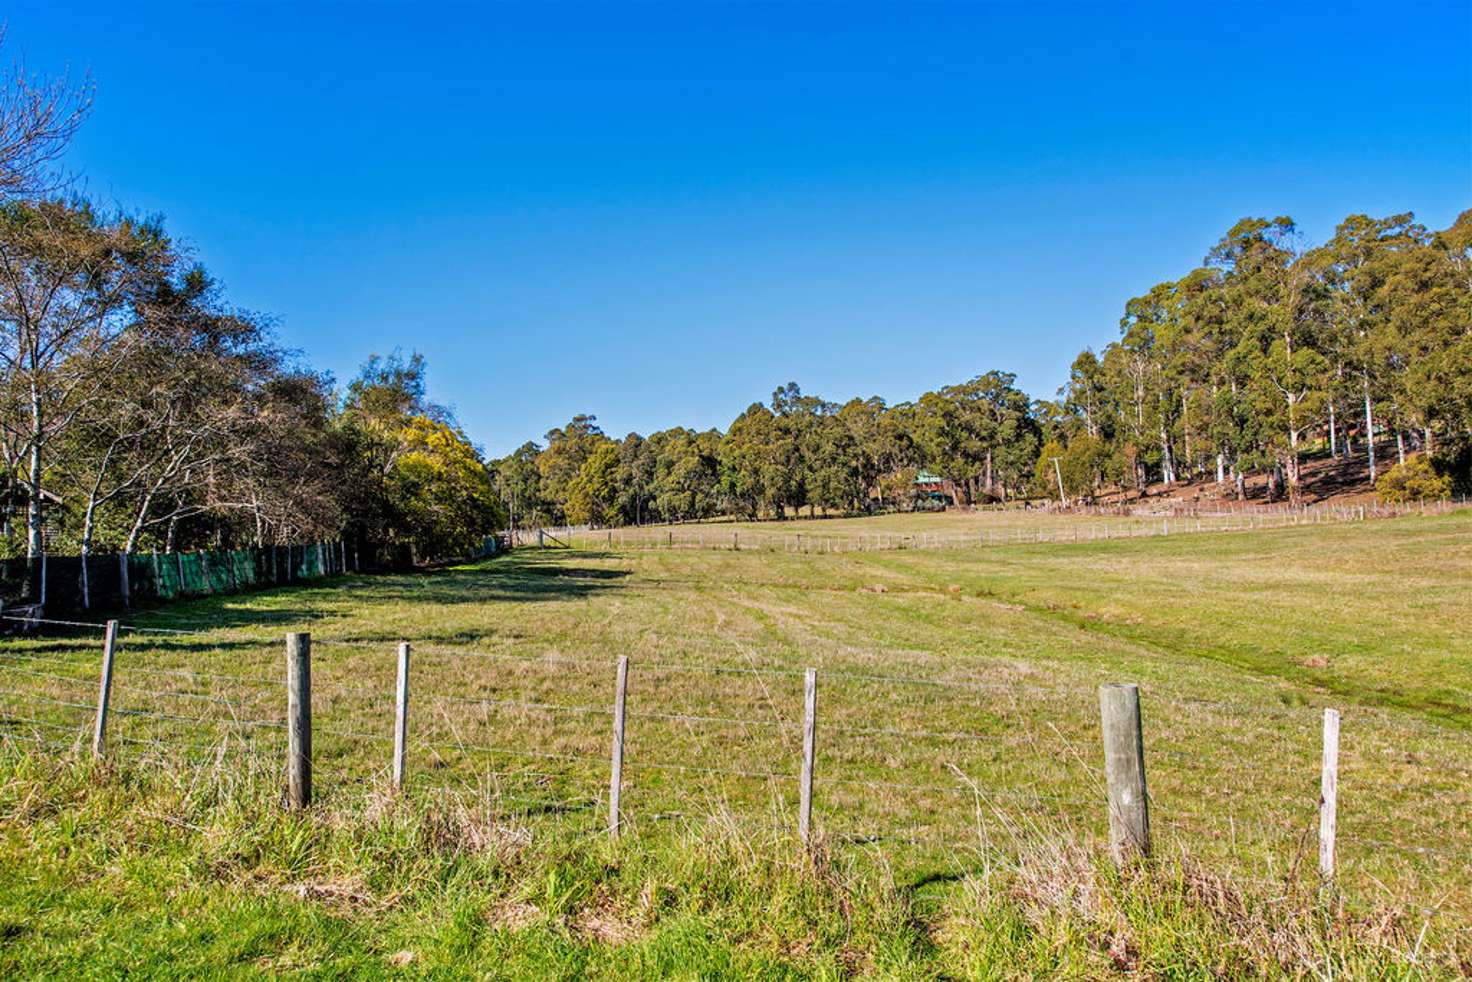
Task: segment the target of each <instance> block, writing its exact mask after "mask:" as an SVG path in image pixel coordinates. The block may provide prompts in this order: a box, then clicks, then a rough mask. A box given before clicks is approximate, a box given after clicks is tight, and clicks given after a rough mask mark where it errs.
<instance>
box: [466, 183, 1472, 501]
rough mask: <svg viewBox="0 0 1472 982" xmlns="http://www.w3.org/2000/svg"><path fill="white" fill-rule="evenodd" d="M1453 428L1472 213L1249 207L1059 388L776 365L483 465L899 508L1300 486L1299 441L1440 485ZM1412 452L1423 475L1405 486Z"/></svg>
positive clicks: (998, 377)
mask: <svg viewBox="0 0 1472 982" xmlns="http://www.w3.org/2000/svg"><path fill="white" fill-rule="evenodd" d="M1469 447H1472V212H1467V213H1464V214H1463V215H1461V216H1460V217H1459V218H1458V219H1457V220H1456V221H1455V222H1454V223H1453V224H1452V225H1451V226H1450V227H1449V228H1447V229H1444V230H1441V231H1431V230H1428V229H1427V228H1426V227H1425V226H1424V225H1421V224H1419V223H1417V222H1416V221H1415V220H1414V217H1413V216H1412V215H1410V214H1404V215H1394V216H1390V217H1386V218H1378V219H1377V218H1370V217H1368V216H1365V215H1352V216H1350V217H1348V218H1346V219H1345V220H1344V221H1343V222H1342V223H1340V225H1339V226H1338V228H1337V229H1336V231H1335V233H1334V236H1333V237H1332V238H1331V239H1330V240H1329V241H1328V242H1326V243H1324V244H1323V245H1321V246H1318V247H1316V248H1308V247H1307V246H1306V245H1305V243H1304V241H1303V237H1302V235H1301V234H1300V232H1299V230H1298V229H1297V227H1296V225H1295V224H1294V222H1293V221H1292V220H1291V219H1289V218H1283V217H1280V218H1274V219H1261V218H1251V219H1244V220H1242V221H1240V222H1238V223H1237V224H1236V225H1234V226H1233V227H1232V228H1231V229H1229V230H1228V231H1227V233H1226V234H1225V235H1224V236H1223V237H1222V238H1221V240H1220V241H1219V242H1217V243H1216V244H1215V245H1214V246H1213V247H1212V248H1211V249H1210V251H1209V252H1208V253H1207V255H1206V257H1205V259H1204V260H1203V262H1202V264H1201V265H1200V266H1199V267H1198V268H1196V269H1194V270H1191V271H1190V272H1188V273H1187V274H1186V275H1185V276H1183V277H1182V278H1180V279H1179V280H1171V281H1167V282H1164V283H1160V284H1158V285H1156V286H1154V287H1152V288H1151V289H1150V290H1148V291H1147V292H1145V293H1144V294H1143V295H1141V296H1139V297H1135V298H1133V299H1131V300H1130V301H1129V302H1128V303H1126V304H1125V308H1124V313H1123V316H1122V317H1121V319H1120V323H1119V336H1118V337H1117V338H1116V339H1115V340H1113V341H1111V342H1110V343H1109V344H1107V345H1106V346H1105V347H1104V349H1103V351H1102V352H1101V353H1095V352H1094V351H1093V350H1085V351H1083V352H1082V353H1080V354H1079V355H1078V357H1077V358H1075V359H1074V361H1073V363H1072V366H1071V369H1070V373H1069V379H1068V382H1067V383H1066V384H1065V385H1064V387H1063V388H1062V389H1061V390H1060V391H1059V393H1058V395H1057V397H1056V398H1054V399H1042V400H1033V399H1030V398H1029V397H1028V396H1027V395H1026V394H1025V393H1023V392H1022V391H1021V390H1019V389H1018V388H1017V386H1016V377H1015V376H1013V375H1011V374H1009V373H1006V372H999V371H992V372H987V373H985V374H982V375H978V376H976V377H974V378H972V379H970V380H969V381H966V382H962V383H958V384H955V385H948V386H944V387H942V388H940V389H938V390H936V391H933V392H926V393H925V394H924V395H922V396H920V398H919V399H916V400H914V401H913V402H902V403H898V404H895V405H888V404H886V403H885V402H884V400H882V399H880V398H878V397H871V398H868V399H861V398H854V399H850V400H848V401H847V402H843V403H836V402H829V401H827V400H824V399H820V398H816V397H813V396H810V395H806V394H804V393H803V392H802V391H801V389H800V388H799V387H798V386H797V385H796V384H795V383H788V384H787V385H785V386H783V387H781V388H779V389H777V390H776V391H775V392H774V393H773V395H772V399H771V401H770V403H769V404H767V403H753V404H752V405H751V406H750V407H749V408H748V409H746V411H745V412H743V413H741V414H740V415H739V416H737V417H736V419H734V420H733V421H732V422H731V424H730V425H729V426H728V427H727V428H726V429H725V431H724V432H722V431H720V430H714V429H713V430H707V431H704V432H696V431H694V430H690V429H686V428H683V427H676V428H674V429H669V430H661V431H659V432H656V433H653V434H651V435H649V436H648V437H643V436H640V435H639V434H637V433H631V434H629V435H628V436H627V437H625V438H623V439H622V440H615V439H612V438H610V437H608V436H607V435H605V434H604V433H603V432H602V431H601V430H600V429H599V428H598V426H597V421H596V417H594V416H591V415H578V416H575V417H573V419H572V420H571V421H570V422H569V423H568V424H567V425H566V426H565V427H558V428H556V429H553V430H552V431H550V432H549V433H547V434H546V438H545V443H544V444H537V443H533V442H528V443H526V444H524V445H523V446H521V447H519V448H518V449H517V450H516V451H515V452H514V453H512V454H510V455H508V456H507V457H505V458H503V459H501V460H498V461H495V462H494V463H493V469H494V471H495V473H496V483H497V489H498V492H499V493H500V495H501V498H502V501H503V503H504V504H505V505H506V507H507V508H508V510H509V512H510V513H511V514H512V516H513V520H514V521H516V522H517V523H518V524H527V525H535V524H541V523H563V522H566V523H569V524H584V523H590V524H597V525H629V524H638V523H642V522H649V521H688V520H695V519H702V518H709V517H713V516H717V515H733V516H740V517H745V518H758V517H783V516H787V515H792V514H796V513H800V512H801V510H802V509H804V508H806V509H808V510H809V511H810V512H812V511H816V510H817V509H823V510H824V511H825V512H829V511H840V512H861V511H870V510H876V509H888V508H903V507H913V506H915V505H916V504H917V503H921V502H924V501H925V500H926V499H927V497H928V491H927V489H932V488H934V487H936V486H940V487H943V488H945V489H946V490H947V497H948V498H950V499H952V500H954V501H956V502H957V503H959V504H978V503H983V502H1006V501H1008V500H1010V499H1013V498H1016V497H1019V496H1029V497H1050V498H1054V499H1058V498H1062V499H1065V500H1085V501H1089V500H1096V499H1097V498H1098V497H1099V496H1100V495H1101V494H1103V493H1104V492H1105V491H1106V490H1108V489H1126V490H1130V491H1133V492H1135V493H1137V494H1144V493H1146V492H1147V490H1148V489H1149V488H1150V487H1151V486H1152V485H1158V484H1164V485H1166V486H1171V485H1175V484H1178V483H1181V482H1192V481H1210V482H1214V483H1215V484H1217V485H1221V486H1222V487H1223V489H1224V490H1225V491H1227V492H1228V493H1230V494H1234V495H1235V496H1236V497H1238V498H1239V499H1245V498H1246V497H1247V496H1248V489H1247V486H1246V480H1247V476H1248V475H1249V474H1254V473H1256V474H1266V485H1267V486H1266V489H1265V494H1266V497H1267V498H1268V499H1269V500H1287V501H1292V502H1297V501H1299V500H1301V498H1302V494H1303V477H1302V464H1303V461H1304V459H1305V456H1306V455H1308V454H1322V455H1327V456H1328V457H1330V458H1332V459H1335V460H1343V461H1349V460H1351V459H1354V460H1362V461H1363V463H1364V465H1365V468H1366V469H1367V471H1368V475H1369V479H1370V481H1371V482H1372V483H1373V482H1375V481H1376V480H1377V478H1379V479H1381V481H1382V485H1381V486H1382V488H1384V487H1385V486H1386V485H1384V483H1383V482H1384V480H1385V478H1386V476H1387V475H1385V474H1384V471H1385V469H1386V464H1387V460H1386V456H1387V455H1390V456H1391V457H1392V466H1393V467H1396V468H1398V469H1403V468H1405V467H1406V466H1408V465H1407V456H1408V454H1417V453H1421V452H1425V453H1424V454H1423V455H1422V456H1421V457H1420V458H1418V460H1417V461H1416V462H1415V463H1418V464H1419V465H1420V467H1421V469H1422V471H1424V472H1425V474H1421V473H1420V472H1417V474H1414V475H1412V476H1411V477H1409V478H1407V477H1403V476H1402V475H1400V474H1398V473H1397V474H1392V475H1389V477H1391V478H1392V483H1395V484H1396V486H1397V487H1400V488H1404V487H1407V486H1413V487H1420V488H1423V489H1429V493H1436V494H1445V493H1447V492H1448V491H1449V489H1450V488H1451V487H1452V486H1453V484H1452V482H1453V481H1454V480H1455V481H1459V482H1461V485H1460V486H1461V487H1462V488H1463V489H1464V490H1465V488H1466V483H1467V480H1468V469H1469V461H1472V450H1469ZM1437 451H1439V452H1437ZM1430 460H1434V461H1435V468H1436V470H1437V471H1438V472H1440V474H1441V476H1440V477H1439V478H1436V479H1432V480H1420V483H1417V481H1418V480H1419V479H1420V478H1422V477H1425V475H1429V474H1431V468H1430V467H1429V465H1428V461H1430ZM921 472H929V474H927V475H926V481H925V482H921V483H919V484H918V485H917V481H916V478H917V475H919V474H920V473H921ZM931 477H934V478H937V479H938V482H939V484H938V485H937V483H936V482H931V481H930V478H931Z"/></svg>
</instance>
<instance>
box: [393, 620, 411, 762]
mask: <svg viewBox="0 0 1472 982" xmlns="http://www.w3.org/2000/svg"><path fill="white" fill-rule="evenodd" d="M408 743H409V642H407V641H400V642H399V679H398V687H397V691H396V692H395V693H394V787H395V788H402V787H403V786H404V751H405V748H406V746H407V745H408Z"/></svg>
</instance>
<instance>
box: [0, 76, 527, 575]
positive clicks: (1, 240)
mask: <svg viewBox="0 0 1472 982" xmlns="http://www.w3.org/2000/svg"><path fill="white" fill-rule="evenodd" d="M90 105H91V91H90V88H87V87H83V88H81V89H72V88H68V87H66V86H65V85H62V84H57V83H52V82H46V81H42V80H36V79H34V78H31V77H30V76H27V75H25V74H23V73H20V72H16V73H12V75H11V76H9V77H8V78H6V79H4V80H3V83H0V555H4V556H14V555H25V556H28V557H31V558H35V557H37V556H39V555H40V554H41V553H42V552H43V551H46V550H48V549H49V550H50V551H53V552H60V551H65V552H77V553H81V554H82V555H87V554H89V553H92V552H95V551H98V550H106V551H119V550H122V551H139V550H142V549H147V548H158V549H169V550H174V549H186V548H203V547H210V548H220V547H238V546H244V545H256V546H262V545H267V544H289V543H299V542H304V541H312V540H319V539H338V538H345V539H349V540H352V541H353V542H354V543H355V544H357V545H359V547H360V549H369V550H378V551H380V553H382V555H380V557H379V558H380V559H381V560H387V559H390V558H391V557H393V556H398V555H403V554H407V555H408V556H409V557H410V558H414V559H425V558H432V557H435V556H443V555H455V554H463V553H464V552H466V551H469V550H471V549H473V548H475V547H476V546H478V545H479V543H480V542H481V540H482V539H483V537H484V536H485V535H487V534H489V533H490V532H491V531H492V530H493V529H495V528H497V527H499V526H500V525H501V524H503V516H502V512H501V507H500V504H499V499H498V497H497V495H496V493H495V489H494V485H493V483H492V478H491V474H490V472H489V470H488V469H487V468H486V466H485V464H484V461H483V459H482V457H481V454H480V453H479V451H478V450H477V449H476V448H475V447H474V446H473V445H472V444H471V443H470V441H469V440H468V439H467V438H466V437H465V434H464V433H463V432H462V430H461V429H460V427H459V425H458V424H457V423H456V421H455V419H454V417H453V415H452V414H451V413H450V412H449V411H447V410H445V409H444V408H443V407H440V406H437V405H435V404H433V403H431V402H430V401H429V400H428V399H427V398H426V395H425V390H424V363H423V359H421V358H419V357H417V356H415V357H411V358H409V359H407V360H406V359H404V358H401V357H399V356H398V355H397V354H395V355H391V356H389V357H386V358H384V357H377V356H375V357H373V358H370V359H369V360H368V362H367V364H366V365H365V366H364V368H363V371H362V373H361V374H360V375H359V376H358V377H357V378H356V379H354V380H353V381H352V382H351V383H350V384H348V385H347V386H345V387H341V388H339V387H338V386H337V385H336V384H335V383H334V380H333V379H332V378H331V376H330V375H328V374H326V373H323V372H320V371H316V370H314V369H312V368H311V367H309V366H307V365H305V364H304V363H302V361H301V359H300V358H299V356H297V355H295V354H294V353H292V352H289V351H286V350H284V349H282V348H281V347H280V346H279V344H278V343H277V342H276V340H275V337H274V333H273V331H272V329H271V325H270V322H269V321H268V320H267V319H266V318H264V317H262V316H259V315H256V314H253V313H250V312H248V311H242V310H239V309H237V308H235V307H233V306H231V305H230V304H229V303H228V302H227V300H226V298H225V296H224V293H223V290H222V289H221V287H220V285H219V284H218V283H217V282H216V281H215V280H214V279H213V278H212V277H211V276H210V274H209V273H208V271H207V270H205V269H204V267H203V266H202V265H201V264H199V263H198V262H197V261H195V260H194V259H193V258H192V257H191V256H190V254H189V252H188V250H187V249H185V248H184V247H182V246H181V245H180V244H179V243H178V242H176V241H174V240H173V239H172V238H171V237H170V236H169V235H168V233H167V231H166V230H165V228H164V225H163V222H162V220H160V219H158V218H152V217H149V218H140V217H137V216H133V215H129V214H126V213H122V212H114V211H108V210H105V209H103V208H101V207H99V206H98V205H97V204H96V203H94V202H92V201H89V200H87V199H86V198H85V197H82V196H80V195H77V194H75V193H71V191H70V188H71V187H72V185H73V183H74V182H72V181H71V180H68V179H67V178H65V177H64V176H60V175H58V174H57V173H56V172H55V170H54V166H53V165H54V162H55V161H56V160H57V158H58V157H59V155H60V153H61V152H62V150H63V149H64V147H65V145H66V143H67V141H68V140H69V139H70V138H71V136H72V134H73V133H74V132H75V130H76V128H77V126H78V125H79V124H80V122H81V121H82V119H83V118H84V117H85V115H86V112H87V110H88V108H89V107H90Z"/></svg>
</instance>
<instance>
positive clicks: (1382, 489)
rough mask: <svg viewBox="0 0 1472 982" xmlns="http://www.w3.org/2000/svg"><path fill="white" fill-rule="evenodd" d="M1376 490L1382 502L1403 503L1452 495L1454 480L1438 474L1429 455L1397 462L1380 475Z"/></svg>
mask: <svg viewBox="0 0 1472 982" xmlns="http://www.w3.org/2000/svg"><path fill="white" fill-rule="evenodd" d="M1375 491H1376V493H1377V494H1379V495H1380V500H1381V501H1386V502H1389V503H1391V504H1402V503H1404V502H1408V501H1440V500H1441V499H1442V498H1450V497H1451V495H1452V479H1451V478H1450V477H1448V476H1447V475H1444V474H1438V473H1436V470H1435V468H1433V467H1432V466H1431V461H1429V460H1427V459H1426V458H1425V457H1412V458H1411V459H1410V460H1408V461H1406V462H1405V463H1404V464H1396V465H1395V466H1394V467H1392V468H1390V470H1388V471H1386V472H1385V473H1384V474H1382V475H1380V480H1378V481H1376V482H1375Z"/></svg>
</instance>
